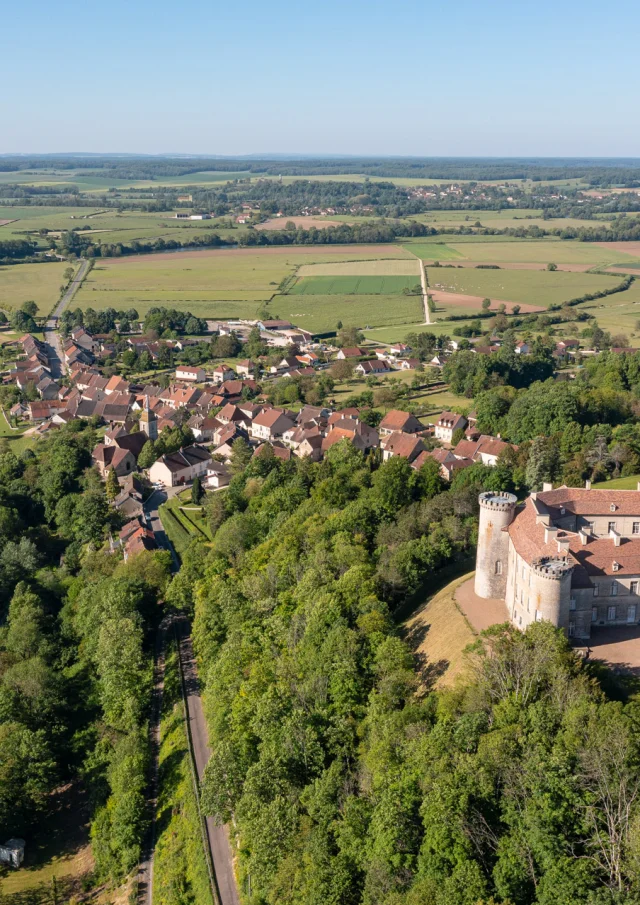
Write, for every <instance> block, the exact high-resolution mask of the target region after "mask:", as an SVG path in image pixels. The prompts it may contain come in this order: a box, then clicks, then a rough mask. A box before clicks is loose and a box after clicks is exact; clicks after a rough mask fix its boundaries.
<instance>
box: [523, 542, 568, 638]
mask: <svg viewBox="0 0 640 905" xmlns="http://www.w3.org/2000/svg"><path fill="white" fill-rule="evenodd" d="M572 572H573V565H572V564H571V563H568V562H567V560H566V559H565V558H564V556H544V557H541V558H540V559H538V560H535V562H533V563H531V596H532V602H533V603H534V605H535V608H536V616H535V618H536V620H541V619H546V620H548V621H549V622H550V623H551V624H552V625H555V627H556V628H563V629H564V630H565V631H568V629H569V611H570V608H571V573H572Z"/></svg>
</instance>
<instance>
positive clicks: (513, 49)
mask: <svg viewBox="0 0 640 905" xmlns="http://www.w3.org/2000/svg"><path fill="white" fill-rule="evenodd" d="M1 22H2V26H1V27H2V33H3V40H2V53H1V54H0V77H1V79H2V81H1V84H2V86H3V89H2V99H1V100H0V153H15V152H32V153H34V152H41V153H44V152H54V151H59V152H64V151H94V152H116V151H118V152H138V153H167V152H181V153H206V154H245V153H265V152H281V153H305V154H316V153H317V154H326V153H345V154H371V155H378V154H380V155H381V154H401V155H402V154H407V155H421V156H422V155H424V156H434V155H459V156H474V155H488V156H498V155H514V156H517V155H547V156H553V155H566V156H581V155H584V156H589V155H595V156H623V155H626V156H640V118H639V117H638V108H639V102H638V95H639V88H640V70H639V69H638V64H637V59H638V47H639V44H640V3H638V2H637V0H633V2H632V0H612V2H611V3H609V4H606V5H605V4H602V3H595V2H593V0H585V2H577V0H557V2H551V0H540V2H537V3H535V4H533V3H530V2H522V0H521V2H517V0H516V2H514V0H510V2H505V0H493V2H490V3H488V4H487V3H480V2H479V0H474V2H471V0H457V2H456V3H450V4H447V3H442V2H439V3H434V2H433V0H396V2H388V0H387V2H385V3H382V2H379V0H373V2H372V0H369V2H363V0H343V2H337V0H323V2H319V3H313V4H311V3H309V2H308V0H307V2H304V0H303V2H290V0H271V2H256V0H244V2H243V3H237V2H236V3H233V2H229V0H227V2H225V3H221V2H219V0H210V2H201V0H183V2H181V3H175V2H168V0H155V2H151V0H133V2H132V0H126V2H125V0H113V2H111V3H98V4H94V3H87V2H86V0H82V2H77V0H73V2H65V0H62V2H61V3H59V4H54V5H53V6H52V5H51V3H50V2H46V3H45V2H44V0H31V2H30V3H23V4H15V3H12V4H5V6H4V8H3V12H2V18H1Z"/></svg>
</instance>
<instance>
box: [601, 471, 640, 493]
mask: <svg viewBox="0 0 640 905" xmlns="http://www.w3.org/2000/svg"><path fill="white" fill-rule="evenodd" d="M639 481H640V474H634V475H629V476H628V477H626V478H615V479H614V480H613V481H602V482H601V483H599V484H594V485H593V486H594V488H598V489H605V490H637V487H638V482H639Z"/></svg>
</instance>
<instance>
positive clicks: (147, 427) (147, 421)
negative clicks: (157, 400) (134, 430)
mask: <svg viewBox="0 0 640 905" xmlns="http://www.w3.org/2000/svg"><path fill="white" fill-rule="evenodd" d="M140 430H141V431H143V432H144V433H145V434H146V435H147V437H148V438H149V439H150V440H157V439H158V416H157V415H156V413H155V412H152V411H151V406H150V405H149V397H148V396H145V397H144V408H143V409H142V414H141V415H140Z"/></svg>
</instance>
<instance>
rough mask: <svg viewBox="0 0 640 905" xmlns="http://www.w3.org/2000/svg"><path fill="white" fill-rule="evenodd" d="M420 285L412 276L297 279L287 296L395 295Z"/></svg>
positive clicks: (415, 277)
mask: <svg viewBox="0 0 640 905" xmlns="http://www.w3.org/2000/svg"><path fill="white" fill-rule="evenodd" d="M416 285H418V286H419V285H420V278H419V277H418V276H417V275H414V276H335V277H333V276H319V277H298V279H297V280H296V282H295V283H294V285H293V286H292V287H291V289H289V291H288V294H289V295H395V294H397V293H401V292H402V290H403V289H413V288H414V287H415V286H416Z"/></svg>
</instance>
